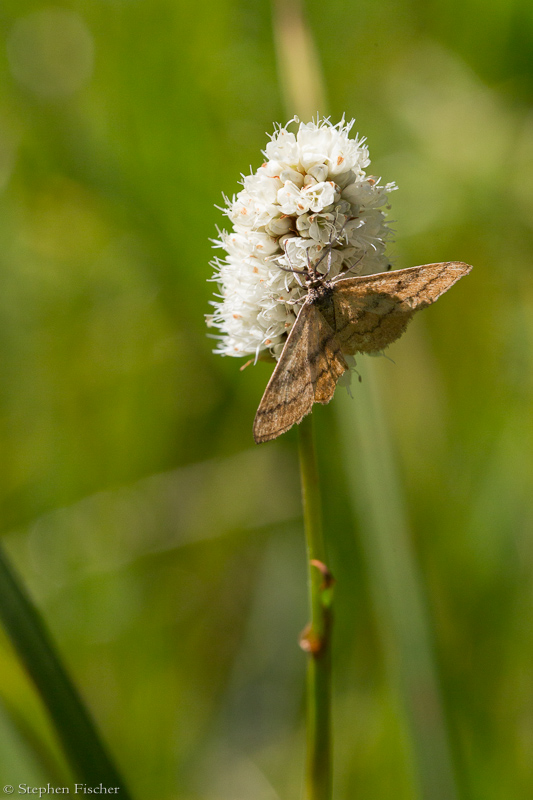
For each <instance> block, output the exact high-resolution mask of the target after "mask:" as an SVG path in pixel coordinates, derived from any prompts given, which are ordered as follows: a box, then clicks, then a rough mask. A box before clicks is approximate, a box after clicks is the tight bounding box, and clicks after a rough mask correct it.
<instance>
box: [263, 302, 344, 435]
mask: <svg viewBox="0 0 533 800" xmlns="http://www.w3.org/2000/svg"><path fill="white" fill-rule="evenodd" d="M347 369H348V365H347V364H346V361H345V360H344V358H343V356H342V353H341V347H340V344H339V343H338V341H337V340H336V337H335V332H334V331H333V329H332V328H331V326H330V325H329V324H328V323H327V321H326V320H325V319H324V317H323V316H322V314H321V313H320V311H319V309H318V307H317V306H316V305H315V304H314V303H313V302H311V301H310V300H309V299H308V300H307V301H306V302H305V303H304V305H303V306H302V308H301V309H300V313H299V314H298V318H297V319H296V322H295V323H294V325H293V327H292V330H291V332H290V334H289V337H288V339H287V341H286V343H285V347H284V348H283V351H282V353H281V356H280V359H279V361H278V363H277V366H276V368H275V370H274V372H273V373H272V377H271V378H270V381H269V382H268V385H267V387H266V389H265V393H264V394H263V398H262V400H261V403H260V404H259V408H258V409H257V414H256V415H255V420H254V439H255V441H256V442H257V443H258V444H259V443H261V442H267V441H269V440H270V439H275V438H276V437H278V436H280V435H281V434H282V433H285V431H288V430H289V428H291V427H292V426H293V425H295V424H296V423H298V422H301V421H302V419H303V418H304V417H305V415H306V414H309V412H310V411H311V409H312V407H313V403H328V402H329V401H330V400H331V398H332V397H333V393H334V391H335V385H336V383H337V380H338V379H339V377H340V376H341V375H342V373H343V372H345V370H347Z"/></svg>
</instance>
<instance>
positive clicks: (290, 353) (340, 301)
mask: <svg viewBox="0 0 533 800" xmlns="http://www.w3.org/2000/svg"><path fill="white" fill-rule="evenodd" d="M471 269H472V267H471V266H470V265H469V264H464V263H463V262H461V261H446V262H442V263H438V264H424V265H422V266H420V267H410V268H408V269H400V270H396V271H394V272H381V273H378V274H377V275H366V276H358V277H355V278H341V279H340V280H328V279H327V276H324V275H322V274H320V273H319V272H318V271H317V268H316V267H314V268H313V267H312V266H311V265H309V267H308V269H307V270H305V272H303V273H302V274H304V276H305V283H306V288H307V295H306V297H305V300H304V302H303V305H302V307H301V308H300V311H299V313H298V316H297V318H296V321H295V323H294V324H293V326H292V328H291V331H290V333H289V336H288V337H287V341H286V342H285V346H284V348H283V351H282V353H281V356H280V358H279V361H278V363H277V365H276V368H275V369H274V372H273V373H272V377H271V378H270V381H269V382H268V384H267V387H266V389H265V393H264V394H263V398H262V400H261V403H260V404H259V408H258V410H257V414H256V416H255V420H254V429H253V432H254V439H255V441H256V442H257V443H258V444H260V443H261V442H268V441H269V440H270V439H276V438H277V437H278V436H281V434H282V433H285V432H286V431H288V430H289V428H291V427H292V426H293V425H295V424H296V423H299V422H301V421H302V419H303V418H304V417H305V416H306V414H309V412H310V411H311V409H312V407H313V403H324V404H325V403H329V401H330V400H331V398H332V397H333V393H334V391H335V386H336V384H337V381H338V380H339V378H340V377H341V375H342V374H343V373H344V372H345V371H346V370H347V369H349V367H348V364H347V362H346V359H345V358H344V356H345V355H355V354H356V353H378V352H380V351H382V350H384V349H385V348H386V347H388V345H390V344H391V343H392V342H394V341H396V339H398V338H399V337H400V336H401V335H402V333H403V332H404V331H405V329H406V327H407V324H408V323H409V321H410V319H411V317H412V316H413V314H414V313H415V312H416V311H419V310H420V309H422V308H425V307H426V306H429V305H431V304H432V303H434V302H435V300H437V299H438V298H439V297H440V296H441V295H442V294H444V292H446V291H447V290H448V289H449V288H450V287H451V286H453V284H454V283H456V282H457V281H458V280H459V279H460V278H462V277H463V276H464V275H467V274H468V273H469V272H470V270H471ZM294 271H295V272H296V270H294Z"/></svg>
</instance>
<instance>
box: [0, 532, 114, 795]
mask: <svg viewBox="0 0 533 800" xmlns="http://www.w3.org/2000/svg"><path fill="white" fill-rule="evenodd" d="M0 619H1V620H2V622H3V624H4V627H5V629H6V631H7V633H8V635H9V637H10V639H11V641H12V643H13V646H14V648H15V650H16V651H17V653H18V656H19V658H20V659H21V661H22V663H23V664H24V666H25V667H26V669H27V671H28V673H29V675H30V677H31V678H32V680H33V682H34V684H35V686H36V687H37V690H38V691H39V693H40V695H41V698H42V700H43V702H44V704H45V705H46V707H47V709H48V711H49V713H50V716H51V718H52V721H53V723H54V725H55V728H56V731H57V734H58V736H59V739H60V741H61V743H62V745H63V748H64V750H65V753H66V756H67V758H68V760H69V762H70V764H71V767H72V769H73V772H74V774H75V776H76V778H77V779H78V780H79V781H81V782H83V783H86V784H87V785H89V786H99V784H100V783H102V784H103V785H104V787H106V788H111V787H117V788H118V790H119V791H118V793H117V794H118V795H119V796H120V797H121V798H122V800H128V798H129V794H128V792H127V790H126V788H125V786H124V784H123V781H122V779H121V778H120V776H119V774H118V772H117V770H116V768H115V766H114V764H113V763H112V761H111V759H110V757H109V755H108V754H107V752H106V749H105V747H104V745H103V743H102V741H101V740H100V737H99V734H98V732H97V730H96V727H95V725H94V723H93V721H92V719H91V718H90V716H89V713H88V711H87V709H86V708H85V706H84V704H83V702H82V700H81V697H80V695H79V694H78V691H77V690H76V688H75V686H74V684H73V683H72V681H71V680H70V678H69V676H68V674H67V672H66V670H65V667H64V666H63V664H62V663H61V660H60V658H59V655H58V654H57V652H56V650H55V647H54V644H53V643H52V640H51V638H50V635H49V633H48V631H47V629H46V626H45V623H44V621H43V620H42V618H41V615H40V614H39V611H38V610H37V608H36V607H35V606H34V604H33V603H32V601H31V599H30V597H29V596H28V594H27V593H26V591H25V589H24V587H23V585H22V584H21V582H20V580H19V578H18V576H17V575H16V574H15V572H14V571H13V568H12V567H11V565H10V564H9V562H8V560H7V557H6V555H5V553H4V551H3V549H2V548H1V547H0Z"/></svg>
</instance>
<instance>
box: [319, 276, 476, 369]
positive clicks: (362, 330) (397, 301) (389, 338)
mask: <svg viewBox="0 0 533 800" xmlns="http://www.w3.org/2000/svg"><path fill="white" fill-rule="evenodd" d="M471 269H472V267H471V266H470V265H469V264H463V263H462V262H461V261H448V262H442V263H439V264H424V265H422V266H420V267H410V268H409V269H400V270H397V271H395V272H381V273H379V274H377V275H365V276H360V277H356V278H344V279H343V280H340V281H337V282H336V283H335V284H334V292H333V298H334V308H335V325H336V331H337V338H338V340H339V343H340V344H341V347H342V351H343V352H344V353H350V354H354V353H372V352H378V351H380V350H384V349H385V347H387V346H388V345H389V344H391V343H392V342H394V341H395V340H396V339H398V338H399V337H400V336H401V335H402V333H403V332H404V331H405V328H406V327H407V324H408V323H409V320H410V319H411V317H412V316H413V314H414V313H415V311H418V310H419V309H421V308H425V307H426V306H429V305H431V303H434V302H435V300H437V299H438V298H439V297H440V296H441V294H444V292H446V291H447V290H448V289H449V288H450V287H451V286H453V284H454V283H456V281H458V280H459V278H462V277H463V275H467V274H468V273H469V272H470V270H471Z"/></svg>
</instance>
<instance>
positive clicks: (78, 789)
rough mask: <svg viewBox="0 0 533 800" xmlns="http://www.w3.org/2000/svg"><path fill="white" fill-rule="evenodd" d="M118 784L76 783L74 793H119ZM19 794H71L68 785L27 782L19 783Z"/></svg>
mask: <svg viewBox="0 0 533 800" xmlns="http://www.w3.org/2000/svg"><path fill="white" fill-rule="evenodd" d="M118 791H119V787H118V786H104V785H103V784H102V783H101V784H100V785H99V786H88V784H86V783H75V784H74V794H118ZM17 794H38V795H39V797H42V796H43V795H44V794H70V789H69V788H68V786H50V784H49V783H47V784H46V786H28V784H27V783H19V785H18V792H17Z"/></svg>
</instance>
